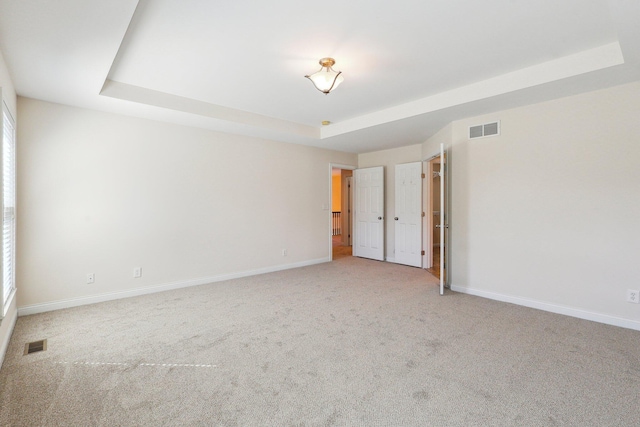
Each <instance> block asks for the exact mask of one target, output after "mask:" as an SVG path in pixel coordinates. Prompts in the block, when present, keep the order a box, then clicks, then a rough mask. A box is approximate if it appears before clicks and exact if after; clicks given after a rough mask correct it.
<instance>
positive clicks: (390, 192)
mask: <svg viewBox="0 0 640 427" xmlns="http://www.w3.org/2000/svg"><path fill="white" fill-rule="evenodd" d="M421 156H422V145H421V144H416V145H410V146H408V147H401V148H394V149H391V150H382V151H374V152H372V153H365V154H359V155H358V167H359V168H368V167H374V166H384V172H385V173H384V191H385V221H384V224H385V259H388V260H390V261H394V259H395V255H394V253H395V248H396V245H395V234H394V233H395V229H394V221H393V217H394V216H395V215H394V213H395V212H394V211H395V204H394V203H395V192H396V188H395V183H396V180H395V165H399V164H402V163H410V162H419V161H420V160H421V159H422V157H421Z"/></svg>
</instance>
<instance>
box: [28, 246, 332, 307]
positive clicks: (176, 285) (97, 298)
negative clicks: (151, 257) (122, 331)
mask: <svg viewBox="0 0 640 427" xmlns="http://www.w3.org/2000/svg"><path fill="white" fill-rule="evenodd" d="M329 261H331V260H330V259H329V257H326V258H318V259H312V260H309V261H302V262H297V263H293V264H284V265H276V266H273V267H265V268H259V269H256V270H249V271H242V272H239V273H231V274H223V275H220V276H211V277H201V278H198V279H190V280H181V281H178V282H171V283H164V284H161V285H152V286H145V287H144V288H136V289H128V290H126V291H118V292H109V293H105V294H98V295H90V296H86V297H79V298H71V299H66V300H58V301H52V302H45V303H42V304H33V305H27V306H24V307H18V316H28V315H30V314H37V313H44V312H46V311H53V310H61V309H64V308H71V307H78V306H81V305H87V304H95V303H99V302H105V301H112V300H116V299H122V298H129V297H135V296H139V295H146V294H153V293H156V292H163V291H170V290H173V289H180V288H187V287H190V286H199V285H206V284H207V283H215V282H222V281H223V280H231V279H239V278H241V277H248V276H256V275H258V274H265V273H273V272H276V271H281V270H289V269H292V268H299V267H306V266H309V265H314V264H321V263H323V262H329Z"/></svg>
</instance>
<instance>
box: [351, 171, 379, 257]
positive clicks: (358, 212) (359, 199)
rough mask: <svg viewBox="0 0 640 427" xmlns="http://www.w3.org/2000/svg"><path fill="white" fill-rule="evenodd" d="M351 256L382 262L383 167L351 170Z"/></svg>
mask: <svg viewBox="0 0 640 427" xmlns="http://www.w3.org/2000/svg"><path fill="white" fill-rule="evenodd" d="M354 177H355V192H354V199H355V200H354V204H355V229H354V230H353V231H354V234H355V236H354V237H355V239H354V240H355V244H354V245H353V255H354V256H358V257H362V258H371V259H376V260H379V261H384V167H382V166H377V167H374V168H366V169H356V170H355V174H354Z"/></svg>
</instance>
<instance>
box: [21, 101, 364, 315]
mask: <svg viewBox="0 0 640 427" xmlns="http://www.w3.org/2000/svg"><path fill="white" fill-rule="evenodd" d="M18 110H19V114H20V122H19V125H18V131H19V134H20V150H19V152H18V165H19V166H18V182H19V183H20V185H19V189H18V200H19V206H18V208H19V218H18V219H19V222H18V271H17V277H18V282H19V283H20V288H19V290H18V305H19V307H20V310H21V313H22V312H24V313H29V312H33V311H42V310H46V309H52V308H59V307H61V306H68V305H74V304H79V303H86V302H92V301H95V300H100V298H101V297H100V296H101V295H102V296H104V295H105V294H109V293H117V294H116V296H126V295H127V293H129V294H131V293H132V292H136V290H137V289H139V288H147V289H148V288H149V287H154V286H161V285H168V286H174V285H176V286H178V285H181V284H193V283H194V282H198V283H201V282H203V281H210V280H214V279H219V278H224V277H233V276H234V275H242V274H250V273H255V272H259V271H269V270H274V269H280V268H287V267H291V266H295V265H304V264H307V263H313V262H321V261H325V260H328V259H329V256H330V254H329V248H330V245H329V240H330V216H331V211H330V210H323V209H322V205H323V204H325V205H327V206H330V203H331V201H330V188H329V182H330V179H329V170H330V168H329V163H330V162H334V163H339V164H355V162H356V156H355V155H354V154H348V153H341V152H336V151H328V150H322V149H316V148H310V147H305V146H300V145H292V144H284V143H278V142H272V141H265V140H258V139H253V138H248V137H242V136H234V135H228V134H222V133H216V132H212V131H207V130H202V129H195V128H189V127H183V126H178V125H172V124H165V123H159V122H153V121H148V120H143V119H137V118H130V117H124V116H119V115H113V114H107V113H101V112H96V111H90V110H86V109H80V108H72V107H67V106H62V105H57V104H51V103H47V102H42V101H37V100H33V99H26V98H19V100H18ZM282 249H287V251H288V256H286V257H283V256H282ZM138 266H139V267H142V268H143V277H142V278H141V279H134V278H133V277H132V275H133V268H134V267H138ZM87 273H95V278H96V280H95V283H94V284H91V285H88V284H86V275H87ZM190 281H191V282H190ZM110 297H113V295H108V296H107V297H105V298H110ZM61 300H62V302H61V303H59V304H56V303H55V302H59V301H61ZM52 303H53V304H52Z"/></svg>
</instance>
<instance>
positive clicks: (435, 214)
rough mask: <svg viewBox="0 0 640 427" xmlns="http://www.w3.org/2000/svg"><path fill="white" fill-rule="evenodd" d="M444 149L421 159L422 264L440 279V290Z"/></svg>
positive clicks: (444, 234) (444, 236)
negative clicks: (423, 176) (422, 183)
mask: <svg viewBox="0 0 640 427" xmlns="http://www.w3.org/2000/svg"><path fill="white" fill-rule="evenodd" d="M446 164H447V153H446V152H445V151H444V147H442V148H441V153H440V154H439V155H435V156H433V157H430V158H428V159H427V160H425V161H424V163H423V166H424V170H425V171H426V173H425V178H426V185H425V188H424V193H423V197H424V200H425V216H424V223H423V227H424V230H425V232H424V241H423V244H424V248H425V251H424V259H423V263H424V268H425V269H426V270H427V271H428V272H429V273H431V274H432V275H434V276H435V277H437V278H439V279H440V288H441V293H442V289H443V287H444V285H445V283H446V280H447V268H446V267H447V262H446V259H447V258H446V257H447V255H448V254H447V250H446V242H447V231H448V227H449V226H448V224H447V222H448V218H447V203H448V197H447V190H446V184H447V182H446V170H447V167H446V166H447V165H446Z"/></svg>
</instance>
